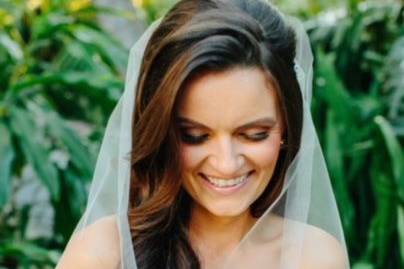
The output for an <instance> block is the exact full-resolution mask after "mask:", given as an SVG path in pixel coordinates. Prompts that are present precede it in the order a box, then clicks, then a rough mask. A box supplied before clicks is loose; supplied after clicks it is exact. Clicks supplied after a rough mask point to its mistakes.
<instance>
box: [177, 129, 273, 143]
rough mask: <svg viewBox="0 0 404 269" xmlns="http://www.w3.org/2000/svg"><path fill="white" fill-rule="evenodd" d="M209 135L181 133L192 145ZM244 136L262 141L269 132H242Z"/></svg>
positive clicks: (253, 140) (182, 137) (203, 140)
mask: <svg viewBox="0 0 404 269" xmlns="http://www.w3.org/2000/svg"><path fill="white" fill-rule="evenodd" d="M208 136H209V135H207V134H204V135H199V136H194V135H190V134H187V133H185V132H182V133H181V139H182V141H183V142H185V143H187V144H191V145H197V144H202V143H203V142H205V140H206V139H207V138H208ZM242 136H243V137H244V138H246V139H247V140H250V141H252V142H260V141H263V140H265V139H267V138H268V136H269V133H268V132H260V133H255V134H254V135H252V136H248V135H246V134H242Z"/></svg>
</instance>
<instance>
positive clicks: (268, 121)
mask: <svg viewBox="0 0 404 269" xmlns="http://www.w3.org/2000/svg"><path fill="white" fill-rule="evenodd" d="M178 120H179V121H180V124H181V123H186V124H192V125H194V126H195V127H198V128H203V129H208V130H209V129H210V128H209V127H208V126H205V125H203V124H202V123H200V122H197V121H195V120H192V119H189V118H186V117H178ZM275 124H276V120H275V119H274V118H271V117H264V118H260V119H256V120H253V121H251V122H247V123H245V124H243V125H241V126H239V127H237V128H236V130H240V129H248V128H252V127H257V126H259V127H263V126H265V127H267V126H270V127H272V126H274V125H275Z"/></svg>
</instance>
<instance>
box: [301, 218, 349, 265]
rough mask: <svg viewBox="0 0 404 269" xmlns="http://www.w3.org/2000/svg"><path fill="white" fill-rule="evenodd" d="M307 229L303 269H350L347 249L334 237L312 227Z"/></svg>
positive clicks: (307, 226) (308, 226)
mask: <svg viewBox="0 0 404 269" xmlns="http://www.w3.org/2000/svg"><path fill="white" fill-rule="evenodd" d="M306 229H307V231H308V232H307V236H306V237H305V241H304V246H305V247H304V251H303V267H302V268H301V269H322V268H328V269H346V268H349V264H348V260H347V256H346V251H345V248H344V247H343V245H342V244H341V243H340V242H339V241H338V240H337V239H336V238H335V237H334V236H332V235H331V234H329V233H327V232H325V231H324V230H322V229H320V228H317V227H315V226H312V225H306Z"/></svg>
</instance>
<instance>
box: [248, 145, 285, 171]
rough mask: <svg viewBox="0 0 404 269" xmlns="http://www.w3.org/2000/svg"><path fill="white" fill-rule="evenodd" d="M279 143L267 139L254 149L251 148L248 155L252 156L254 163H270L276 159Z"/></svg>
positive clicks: (266, 164)
mask: <svg viewBox="0 0 404 269" xmlns="http://www.w3.org/2000/svg"><path fill="white" fill-rule="evenodd" d="M279 150H280V145H279V143H277V141H275V140H269V141H268V142H267V143H263V144H261V145H259V146H257V147H255V148H254V149H251V151H250V154H249V156H253V159H254V162H255V163H256V165H258V166H261V167H266V166H268V165H272V164H273V163H274V162H276V160H277V159H278V154H279Z"/></svg>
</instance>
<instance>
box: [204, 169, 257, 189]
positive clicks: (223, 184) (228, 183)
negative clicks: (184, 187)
mask: <svg viewBox="0 0 404 269" xmlns="http://www.w3.org/2000/svg"><path fill="white" fill-rule="evenodd" d="M252 173H253V171H250V172H248V173H247V174H244V175H242V176H240V177H237V178H232V179H222V178H215V177H210V176H207V175H205V174H201V176H202V178H203V179H204V180H206V181H208V182H209V183H210V184H212V185H214V186H215V187H218V188H231V187H235V186H238V185H242V184H244V182H246V181H247V178H248V177H249V176H250V175H251V174H252Z"/></svg>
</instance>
